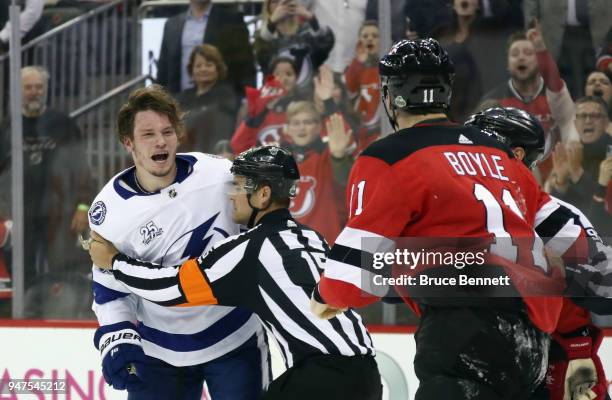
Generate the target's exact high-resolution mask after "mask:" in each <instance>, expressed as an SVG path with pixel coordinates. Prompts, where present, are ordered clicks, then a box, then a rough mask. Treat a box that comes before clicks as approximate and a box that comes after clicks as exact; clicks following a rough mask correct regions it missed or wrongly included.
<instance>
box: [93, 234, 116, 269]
mask: <svg viewBox="0 0 612 400" xmlns="http://www.w3.org/2000/svg"><path fill="white" fill-rule="evenodd" d="M117 253H119V251H118V250H117V248H116V247H115V246H113V244H112V243H111V242H109V241H108V240H106V239H104V238H103V237H102V236H100V235H98V234H97V233H96V232H94V231H92V232H91V243H89V256H90V257H91V261H93V263H94V265H95V266H96V267H99V268H102V269H112V267H113V257H114V256H115V255H116V254H117Z"/></svg>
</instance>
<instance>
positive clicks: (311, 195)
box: [289, 176, 317, 218]
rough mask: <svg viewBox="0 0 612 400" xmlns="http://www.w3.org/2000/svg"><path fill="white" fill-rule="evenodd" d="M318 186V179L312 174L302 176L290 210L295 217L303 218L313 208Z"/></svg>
mask: <svg viewBox="0 0 612 400" xmlns="http://www.w3.org/2000/svg"><path fill="white" fill-rule="evenodd" d="M316 186H317V180H316V179H315V178H314V177H312V176H302V177H300V181H299V182H298V185H297V193H296V195H295V197H294V198H293V200H292V201H291V205H290V206H289V211H291V215H293V217H294V218H302V217H304V216H305V215H308V213H309V212H310V211H311V210H312V208H313V207H314V204H315V187H316Z"/></svg>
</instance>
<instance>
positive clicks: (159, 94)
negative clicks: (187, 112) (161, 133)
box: [117, 85, 184, 143]
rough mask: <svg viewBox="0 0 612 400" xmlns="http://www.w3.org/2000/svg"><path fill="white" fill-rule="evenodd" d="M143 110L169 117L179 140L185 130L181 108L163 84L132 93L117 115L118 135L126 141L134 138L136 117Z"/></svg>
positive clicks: (120, 139) (122, 140) (121, 139)
mask: <svg viewBox="0 0 612 400" xmlns="http://www.w3.org/2000/svg"><path fill="white" fill-rule="evenodd" d="M141 111H154V112H156V113H159V114H163V115H165V116H167V117H168V120H169V121H170V123H171V124H172V127H173V128H174V131H175V132H176V135H177V136H178V138H179V140H180V139H181V137H182V135H183V131H184V126H183V122H182V120H181V118H182V112H181V109H180V107H179V105H178V103H177V102H176V100H174V98H173V97H172V96H171V95H170V94H169V93H168V92H167V91H166V90H165V89H164V88H162V87H161V86H159V85H151V86H148V87H144V88H140V89H136V90H134V91H133V92H132V93H130V97H128V101H127V103H125V104H124V105H123V106H121V109H120V110H119V114H118V116H117V136H118V137H119V141H120V142H121V143H124V141H125V139H126V138H130V139H134V119H135V117H136V114H138V113H139V112H141Z"/></svg>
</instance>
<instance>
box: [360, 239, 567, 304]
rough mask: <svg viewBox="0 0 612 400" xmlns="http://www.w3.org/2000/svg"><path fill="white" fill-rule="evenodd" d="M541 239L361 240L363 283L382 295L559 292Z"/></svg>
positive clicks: (560, 280) (559, 280)
mask: <svg viewBox="0 0 612 400" xmlns="http://www.w3.org/2000/svg"><path fill="white" fill-rule="evenodd" d="M543 243H544V242H543V241H542V240H541V239H540V238H533V237H530V238H518V239H517V238H512V239H510V238H491V237H485V238H431V237H428V238H396V239H395V240H389V239H385V238H383V239H381V238H380V237H379V238H371V239H363V242H362V245H363V249H364V250H365V251H364V252H363V253H362V257H361V267H362V271H363V274H362V285H363V288H364V289H366V291H367V292H369V293H373V294H376V295H378V296H386V297H393V296H402V297H403V296H409V297H418V296H422V297H447V296H452V297H454V296H459V297H461V296H486V297H518V296H521V295H525V294H528V295H535V296H539V295H559V294H561V293H562V292H563V287H564V284H563V278H562V274H556V273H554V271H552V270H551V268H550V266H549V265H548V264H549V263H548V262H547V260H546V257H545V255H544V250H543ZM517 282H518V283H519V287H518V289H517V285H516V283H517ZM519 292H520V293H519Z"/></svg>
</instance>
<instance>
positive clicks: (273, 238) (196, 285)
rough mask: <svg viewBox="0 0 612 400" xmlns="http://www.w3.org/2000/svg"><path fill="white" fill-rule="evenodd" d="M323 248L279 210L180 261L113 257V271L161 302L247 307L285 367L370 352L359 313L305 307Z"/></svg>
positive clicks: (308, 231)
mask: <svg viewBox="0 0 612 400" xmlns="http://www.w3.org/2000/svg"><path fill="white" fill-rule="evenodd" d="M328 252H329V247H328V245H327V243H326V242H325V240H324V239H323V238H322V236H321V235H320V234H318V233H317V232H315V231H313V230H311V229H309V228H308V227H306V226H303V225H300V224H299V223H297V222H295V221H294V220H293V219H292V218H291V215H290V213H289V211H288V210H287V209H281V210H275V211H272V212H270V213H268V214H266V215H265V216H263V217H262V219H261V221H260V223H259V224H258V225H257V226H256V227H254V228H253V229H251V230H249V231H247V232H245V233H243V234H241V235H237V236H232V237H229V238H228V239H225V240H223V241H220V242H218V243H217V244H216V245H215V246H214V247H213V248H212V249H211V250H210V251H209V252H208V253H206V254H205V255H203V256H202V257H200V258H198V259H191V260H189V261H186V262H185V263H183V264H182V265H180V266H175V267H171V268H160V267H159V265H155V264H150V263H146V262H142V261H138V260H134V259H132V258H129V257H127V256H125V255H123V254H118V255H117V256H115V258H114V259H113V273H114V275H115V277H116V279H117V280H119V281H121V282H123V283H124V284H125V285H126V286H127V287H128V288H129V289H130V290H131V291H132V292H134V293H135V294H137V295H139V296H141V297H143V298H145V299H147V300H150V301H153V302H155V303H158V304H160V305H164V306H173V305H194V306H195V305H213V304H218V305H225V306H238V307H244V308H247V309H250V310H252V311H253V312H254V313H256V314H257V315H258V316H259V317H260V319H261V320H262V321H263V323H264V325H265V326H266V327H267V328H268V330H269V331H270V332H271V333H272V334H273V335H274V337H275V338H276V340H277V342H278V345H279V348H280V349H281V352H282V353H283V356H284V359H285V364H286V366H287V368H290V367H291V366H293V365H294V364H295V363H296V362H298V361H299V360H301V359H303V358H305V357H307V356H309V355H315V354H335V355H345V356H353V355H374V348H373V345H372V340H371V338H370V335H369V334H368V332H367V330H366V328H365V326H364V325H363V323H362V321H361V317H360V316H359V314H357V313H355V312H354V311H352V310H349V311H347V312H345V313H343V314H340V315H339V316H338V317H336V318H332V319H330V320H322V319H319V318H317V317H316V316H315V315H314V314H312V313H311V311H310V296H311V293H312V291H313V289H314V287H315V286H316V284H317V283H318V281H319V278H320V275H321V273H322V268H323V264H324V262H325V260H326V256H327V254H328ZM143 267H145V268H143Z"/></svg>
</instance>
